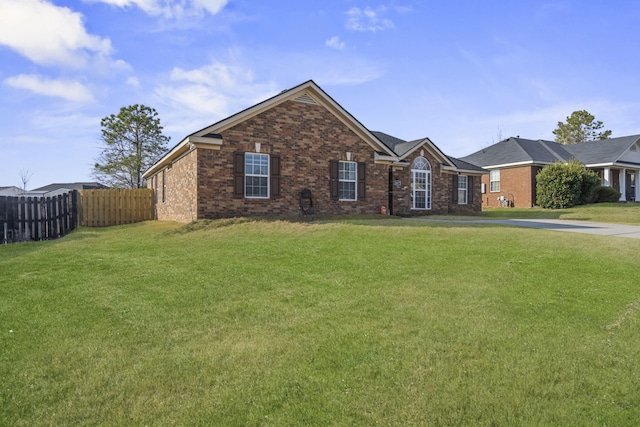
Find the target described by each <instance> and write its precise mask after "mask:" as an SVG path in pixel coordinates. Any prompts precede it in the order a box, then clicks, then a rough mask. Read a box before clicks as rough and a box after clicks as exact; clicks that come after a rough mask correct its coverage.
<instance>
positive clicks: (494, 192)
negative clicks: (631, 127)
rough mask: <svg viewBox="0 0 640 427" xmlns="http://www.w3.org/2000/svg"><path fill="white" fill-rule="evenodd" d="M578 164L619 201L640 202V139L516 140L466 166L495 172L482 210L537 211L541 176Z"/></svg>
mask: <svg viewBox="0 0 640 427" xmlns="http://www.w3.org/2000/svg"><path fill="white" fill-rule="evenodd" d="M573 158H575V159H578V160H579V161H580V162H582V163H583V164H584V165H585V166H586V167H587V168H589V169H592V170H594V171H595V172H596V173H597V174H598V176H599V177H600V180H601V182H602V185H604V186H609V187H613V188H615V189H616V190H618V191H620V193H621V197H620V201H639V200H640V186H639V185H637V182H638V174H639V173H640V135H631V136H623V137H619V138H610V139H605V140H598V141H589V142H584V143H580V144H571V145H562V144H559V143H557V142H553V141H545V140H535V141H534V140H530V139H524V138H519V137H518V138H513V137H512V138H508V139H505V140H504V141H500V142H498V143H496V144H493V145H491V146H489V147H487V148H483V149H482V150H480V151H477V152H475V153H473V154H470V155H468V156H465V157H463V158H462V160H464V161H466V162H469V163H472V164H475V165H477V166H480V167H482V168H484V169H487V170H489V171H490V172H489V175H484V176H483V177H482V189H483V190H482V193H483V194H482V205H483V207H499V206H516V207H533V206H535V205H536V176H537V174H538V172H540V170H541V169H542V168H543V167H544V166H546V165H548V164H551V163H555V162H568V161H569V160H571V159H573Z"/></svg>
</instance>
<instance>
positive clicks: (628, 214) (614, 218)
mask: <svg viewBox="0 0 640 427" xmlns="http://www.w3.org/2000/svg"><path fill="white" fill-rule="evenodd" d="M482 216H484V217H488V218H542V219H572V220H584V221H595V222H612V223H618V224H630V225H640V203H599V204H595V205H583V206H575V207H573V208H569V209H542V208H490V209H485V210H483V211H482Z"/></svg>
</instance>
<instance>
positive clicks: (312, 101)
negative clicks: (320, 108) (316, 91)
mask: <svg viewBox="0 0 640 427" xmlns="http://www.w3.org/2000/svg"><path fill="white" fill-rule="evenodd" d="M294 101H298V102H304V103H305V104H314V105H318V103H317V102H316V100H315V99H313V98H312V97H311V96H310V95H309V94H307V93H303V94H302V95H300V96H299V97H297V98H294Z"/></svg>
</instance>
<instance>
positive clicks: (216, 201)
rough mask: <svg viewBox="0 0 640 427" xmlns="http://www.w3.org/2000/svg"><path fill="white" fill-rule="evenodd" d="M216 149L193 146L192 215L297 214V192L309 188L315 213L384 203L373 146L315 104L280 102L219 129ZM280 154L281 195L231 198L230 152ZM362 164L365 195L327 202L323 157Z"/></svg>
mask: <svg viewBox="0 0 640 427" xmlns="http://www.w3.org/2000/svg"><path fill="white" fill-rule="evenodd" d="M222 140H223V145H222V147H221V150H219V151H217V150H203V149H198V159H197V165H198V166H197V171H198V178H197V180H198V184H197V193H198V205H197V212H198V218H220V217H233V216H253V215H297V214H298V206H299V195H300V192H301V191H302V190H303V189H305V188H308V189H310V190H311V191H312V195H313V201H314V207H315V208H316V211H317V213H318V214H358V213H363V214H364V213H366V214H372V213H379V212H380V206H381V205H386V204H387V186H388V166H387V165H376V164H374V150H373V148H372V147H371V146H369V145H368V144H366V143H365V142H364V141H363V140H361V139H360V138H359V137H358V136H357V135H356V134H355V133H353V132H352V131H351V130H350V129H349V128H348V127H347V126H346V125H345V124H344V123H342V122H341V121H340V120H338V119H337V118H336V117H335V116H334V115H333V114H331V113H330V112H328V111H327V110H326V109H325V108H324V107H322V106H320V105H312V104H306V103H301V102H295V101H286V102H284V103H282V104H280V105H277V106H275V107H273V108H271V109H269V110H267V111H265V112H263V113H261V114H259V115H257V116H255V117H253V118H251V119H248V120H246V121H243V122H241V123H239V124H237V125H236V126H234V127H232V128H230V129H228V130H225V131H223V132H222ZM255 143H260V145H261V147H260V152H261V153H266V154H270V155H279V156H280V158H281V171H280V172H281V178H280V179H281V197H279V198H269V199H246V198H234V196H233V153H234V152H235V151H243V152H255ZM347 152H351V160H352V161H356V162H366V199H365V200H357V201H332V200H330V197H329V195H330V192H329V190H330V189H329V160H347V158H346V153H347Z"/></svg>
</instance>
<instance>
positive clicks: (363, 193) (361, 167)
mask: <svg viewBox="0 0 640 427" xmlns="http://www.w3.org/2000/svg"><path fill="white" fill-rule="evenodd" d="M366 171H367V164H366V163H364V162H360V163H358V200H364V199H366V198H367V180H366V177H367V176H366V175H367V173H366Z"/></svg>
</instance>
